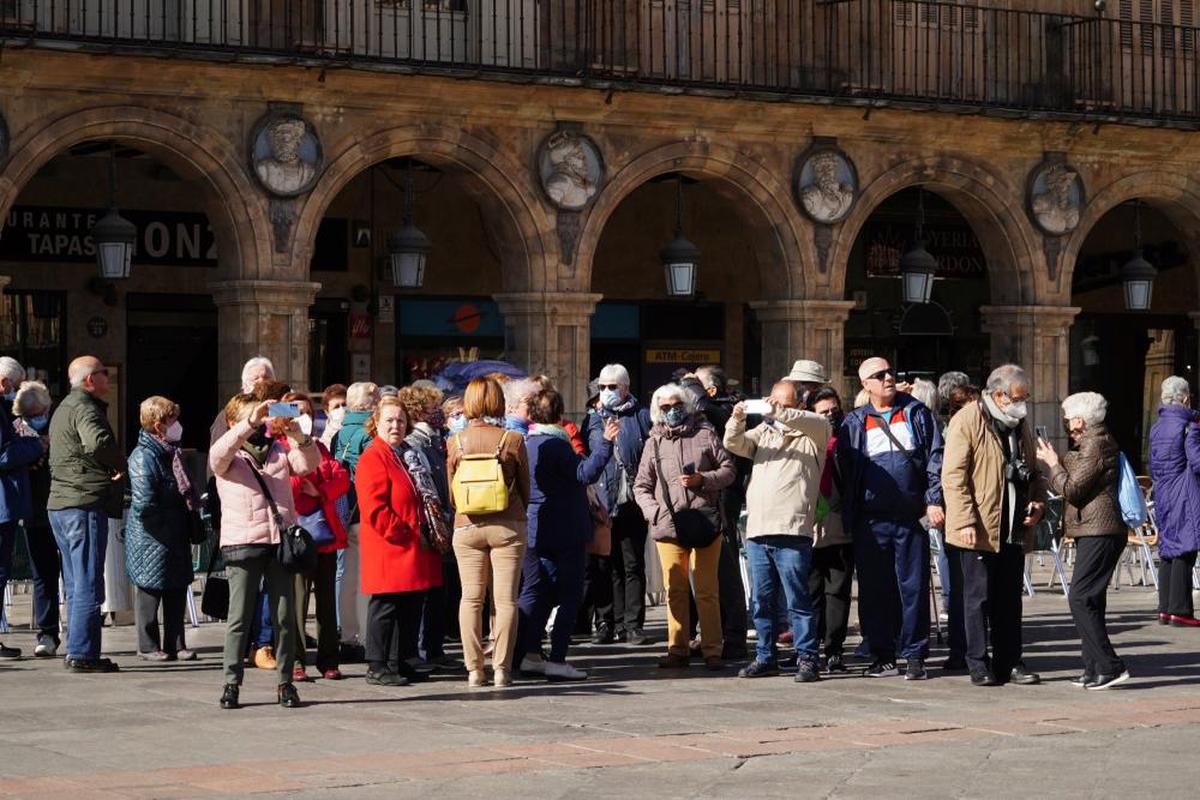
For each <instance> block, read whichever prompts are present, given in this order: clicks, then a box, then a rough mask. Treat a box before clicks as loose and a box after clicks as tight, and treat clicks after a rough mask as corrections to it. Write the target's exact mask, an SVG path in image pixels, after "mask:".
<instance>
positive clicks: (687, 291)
mask: <svg viewBox="0 0 1200 800" xmlns="http://www.w3.org/2000/svg"><path fill="white" fill-rule="evenodd" d="M659 258H660V259H662V263H663V269H664V270H665V272H666V277H667V294H668V295H670V296H671V297H691V296H692V295H694V294H695V293H696V270H697V268H698V267H699V262H700V248H698V247H696V245H694V244H692V242H691V241H690V240H689V239H688V238H687V237H686V236H684V235H683V177H682V176H680V177H679V178H678V179H677V180H676V182H675V238H673V239H671V241H670V242H668V243H667V245H666V247H664V248H663V249H662V250H661V251H659Z"/></svg>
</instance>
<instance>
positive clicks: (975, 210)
mask: <svg viewBox="0 0 1200 800" xmlns="http://www.w3.org/2000/svg"><path fill="white" fill-rule="evenodd" d="M912 186H924V187H926V188H927V189H929V190H930V191H932V192H936V193H937V194H939V195H941V196H942V197H943V198H945V199H946V200H948V201H949V202H950V203H951V204H953V205H954V207H955V208H956V209H957V210H958V211H959V213H961V214H962V215H963V217H965V218H966V220H967V222H968V223H970V225H971V229H972V230H973V231H974V232H975V235H976V236H977V237H978V238H979V241H980V244H982V245H983V248H984V252H985V253H986V254H987V268H988V281H989V285H990V288H991V296H992V303H995V304H1005V305H1016V304H1029V303H1032V302H1034V296H1035V294H1036V292H1037V283H1038V281H1037V270H1036V265H1037V264H1038V263H1040V258H1039V253H1040V248H1039V247H1038V240H1039V239H1040V237H1038V236H1037V234H1036V233H1035V232H1034V231H1033V229H1032V227H1031V226H1030V224H1029V223H1028V221H1027V216H1026V214H1025V207H1024V198H1023V193H1022V190H1021V189H1018V188H1017V187H1015V186H1013V185H1011V184H1010V183H1009V182H1007V181H1006V180H1004V179H1003V178H1002V177H1000V176H999V175H998V174H997V173H994V172H991V171H989V170H988V169H986V168H985V167H983V166H981V165H979V164H975V163H973V162H971V161H967V160H965V159H961V158H951V157H932V158H914V159H910V160H907V161H903V162H901V163H899V164H896V165H894V166H892V167H890V168H888V169H887V170H886V171H885V172H883V173H882V174H880V175H878V176H876V177H875V178H873V179H872V180H871V181H870V182H869V183H867V184H865V185H864V187H863V190H862V194H861V195H860V196H859V198H858V201H857V202H856V203H855V205H854V209H853V210H852V211H851V212H850V216H849V217H847V218H846V220H845V221H844V222H843V223H842V224H841V230H840V231H839V232H838V233H836V234H835V235H834V242H833V245H832V246H831V247H830V253H829V263H830V265H831V271H832V274H831V284H832V286H833V288H834V289H835V290H836V291H837V293H838V297H841V293H842V292H843V291H844V290H845V285H846V270H847V268H848V266H849V262H850V251H851V249H852V248H853V247H854V243H855V240H856V239H857V238H858V235H859V233H860V232H861V231H862V228H863V226H864V225H865V224H866V222H867V219H868V218H869V217H870V216H871V214H873V213H874V212H875V209H876V208H878V207H879V205H880V204H881V203H882V202H883V201H884V200H886V199H887V198H889V197H891V196H892V195H894V194H896V193H897V192H899V191H901V190H903V189H907V188H909V187H912Z"/></svg>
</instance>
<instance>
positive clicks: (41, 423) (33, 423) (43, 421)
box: [25, 414, 50, 433]
mask: <svg viewBox="0 0 1200 800" xmlns="http://www.w3.org/2000/svg"><path fill="white" fill-rule="evenodd" d="M25 422H27V423H29V427H31V428H33V429H34V430H35V431H37V432H38V433H41V432H42V431H44V430H46V427H47V426H49V424H50V415H49V414H42V415H41V416H40V417H30V418H29V419H27V420H25Z"/></svg>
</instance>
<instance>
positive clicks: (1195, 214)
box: [1057, 170, 1200, 300]
mask: <svg viewBox="0 0 1200 800" xmlns="http://www.w3.org/2000/svg"><path fill="white" fill-rule="evenodd" d="M1135 199H1137V200H1143V201H1145V203H1146V204H1147V205H1149V206H1152V207H1153V208H1155V209H1156V210H1157V211H1159V212H1161V213H1162V214H1163V215H1164V216H1165V217H1166V218H1167V219H1168V220H1170V221H1171V224H1172V225H1174V226H1175V228H1176V230H1177V231H1178V232H1179V235H1180V237H1181V238H1182V239H1183V240H1184V241H1185V242H1186V243H1187V247H1188V251H1189V253H1190V254H1191V257H1192V265H1193V270H1194V272H1195V275H1196V279H1197V285H1198V291H1200V182H1198V181H1196V180H1194V179H1192V178H1190V177H1188V176H1187V175H1186V174H1184V173H1181V172H1167V171H1160V170H1143V171H1139V172H1134V173H1131V174H1129V175H1125V176H1123V177H1120V178H1117V179H1116V180H1114V181H1112V182H1111V183H1109V184H1107V185H1106V186H1104V187H1103V188H1101V189H1099V190H1098V191H1096V192H1095V194H1094V195H1093V196H1092V197H1091V199H1090V200H1089V201H1088V204H1087V206H1085V207H1084V209H1083V213H1082V214H1081V215H1080V218H1079V225H1078V226H1077V227H1076V228H1075V231H1074V232H1073V233H1072V234H1071V235H1070V237H1068V238H1067V239H1066V241H1065V243H1064V247H1063V253H1062V270H1061V273H1060V278H1059V283H1058V287H1057V288H1058V291H1059V292H1060V293H1061V294H1062V296H1063V298H1064V300H1069V299H1070V296H1071V284H1072V280H1073V279H1074V276H1075V266H1076V260H1077V259H1078V258H1079V253H1080V251H1081V250H1082V249H1083V245H1084V243H1085V242H1086V241H1087V238H1088V236H1089V235H1091V233H1092V231H1093V230H1094V229H1095V227H1096V225H1097V224H1098V223H1099V222H1100V220H1102V219H1103V218H1104V216H1105V215H1106V214H1108V212H1110V211H1112V210H1113V209H1114V208H1116V207H1117V206H1119V205H1121V204H1122V203H1126V202H1128V201H1130V200H1135Z"/></svg>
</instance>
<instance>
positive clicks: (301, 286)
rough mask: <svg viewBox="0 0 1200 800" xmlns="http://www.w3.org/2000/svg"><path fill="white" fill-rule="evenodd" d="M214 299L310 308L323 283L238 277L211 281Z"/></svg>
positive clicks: (225, 302)
mask: <svg viewBox="0 0 1200 800" xmlns="http://www.w3.org/2000/svg"><path fill="white" fill-rule="evenodd" d="M208 287H209V289H211V290H212V295H213V302H214V303H216V304H217V305H219V306H225V305H265V306H271V305H277V306H281V307H287V308H294V307H296V306H303V307H305V308H307V307H308V306H310V305H312V304H313V301H314V300H315V299H316V296H317V292H319V291H321V284H319V283H313V282H311V281H268V280H234V281H220V282H217V283H210V284H209V285H208Z"/></svg>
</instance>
